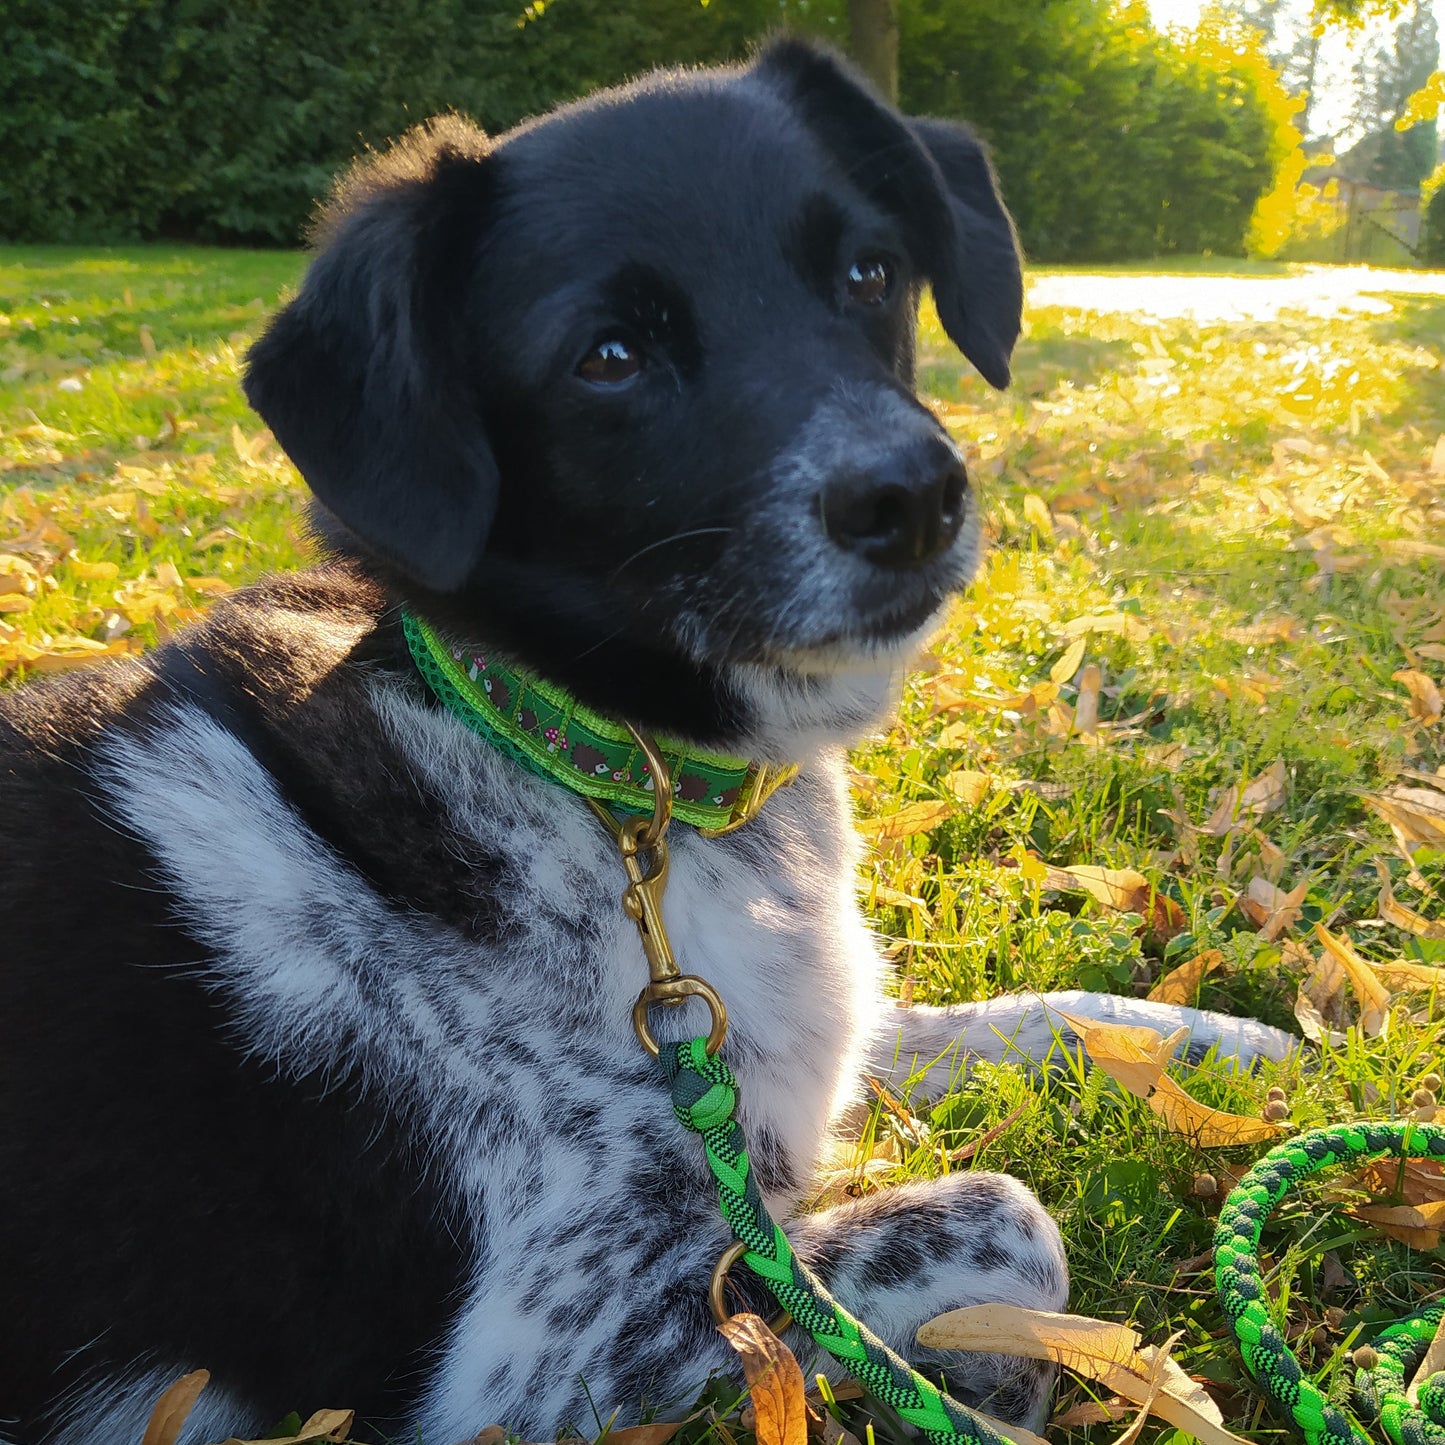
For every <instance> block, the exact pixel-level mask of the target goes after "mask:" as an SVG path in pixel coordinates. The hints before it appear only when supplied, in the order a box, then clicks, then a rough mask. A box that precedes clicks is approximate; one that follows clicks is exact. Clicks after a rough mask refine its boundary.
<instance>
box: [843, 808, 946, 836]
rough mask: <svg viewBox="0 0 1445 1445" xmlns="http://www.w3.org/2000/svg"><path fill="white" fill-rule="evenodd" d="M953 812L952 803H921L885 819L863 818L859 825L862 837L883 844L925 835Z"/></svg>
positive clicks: (902, 809)
mask: <svg viewBox="0 0 1445 1445" xmlns="http://www.w3.org/2000/svg"><path fill="white" fill-rule="evenodd" d="M953 812H954V805H953V804H952V803H948V802H943V801H942V800H940V801H938V802H922V803H909V804H908V806H907V807H906V808H900V809H899V810H898V811H897V812H896V813H894V814H892V815H891V816H889V817H887V818H865V819H863V820H862V821H861V822H860V823H859V825H858V826H859V828H860V829H861V830H862V832H863V833H864V835H865V836H866V837H869V838H875V839H877V840H878V841H880V842H885V841H887V840H889V839H893V838H911V837H912V836H913V835H914V834H915V833H927V832H928V831H929V830H930V829H933V828H936V827H937V826H938V825H939V824H940V823H942V822H943V821H944V820H945V819H946V818H951V817H952V816H953Z"/></svg>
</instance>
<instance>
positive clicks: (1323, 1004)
mask: <svg viewBox="0 0 1445 1445" xmlns="http://www.w3.org/2000/svg"><path fill="white" fill-rule="evenodd" d="M1291 948H1293V949H1296V950H1297V951H1298V952H1299V953H1301V954H1304V956H1305V957H1306V958H1309V955H1308V954H1307V953H1305V950H1304V949H1302V948H1300V947H1299V945H1298V944H1295V943H1286V945H1285V949H1286V956H1288V950H1290V949H1291ZM1294 1016H1295V1018H1297V1019H1298V1020H1299V1025H1300V1027H1301V1028H1302V1029H1303V1030H1304V1032H1305V1037H1306V1038H1307V1039H1310V1040H1311V1041H1312V1042H1314V1043H1317V1044H1320V1045H1325V1044H1328V1045H1329V1046H1330V1047H1331V1048H1339V1047H1340V1046H1341V1045H1342V1044H1343V1043H1344V1042H1345V1035H1344V1030H1345V1029H1347V1028H1349V1027H1350V1026H1351V1024H1352V1022H1353V1020H1352V1019H1351V1018H1350V1016H1349V1013H1348V1011H1347V1010H1346V1007H1345V971H1344V969H1343V968H1341V967H1340V965H1339V963H1338V962H1337V961H1336V959H1335V958H1334V957H1333V956H1332V955H1331V954H1328V953H1325V954H1321V955H1320V957H1319V959H1318V960H1311V967H1310V970H1309V972H1308V973H1307V974H1306V975H1305V977H1304V978H1303V979H1301V980H1300V986H1299V992H1298V993H1297V994H1296V995H1295V1001H1294Z"/></svg>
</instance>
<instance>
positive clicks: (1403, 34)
mask: <svg viewBox="0 0 1445 1445" xmlns="http://www.w3.org/2000/svg"><path fill="white" fill-rule="evenodd" d="M1439 63H1440V38H1439V34H1438V32H1437V30H1436V27H1435V15H1434V12H1433V10H1432V8H1431V6H1430V5H1429V4H1428V3H1427V0H1414V3H1413V4H1412V5H1411V6H1410V7H1409V8H1407V9H1405V10H1403V12H1402V13H1401V14H1400V18H1399V23H1398V24H1397V25H1396V26H1395V27H1394V29H1393V31H1392V32H1391V35H1390V39H1389V42H1388V43H1387V44H1384V45H1377V46H1375V47H1374V48H1373V49H1372V50H1367V51H1366V52H1365V53H1363V54H1362V55H1360V57H1359V58H1358V59H1357V60H1356V62H1355V67H1354V81H1355V105H1354V110H1353V113H1352V115H1351V122H1352V126H1353V128H1354V129H1355V130H1357V131H1360V132H1363V135H1364V139H1363V140H1362V141H1361V142H1360V143H1359V145H1357V146H1356V147H1355V148H1354V150H1353V151H1351V152H1350V153H1349V155H1348V156H1347V157H1346V160H1347V161H1350V160H1353V162H1354V166H1355V169H1356V171H1357V173H1358V174H1359V178H1360V179H1361V180H1367V181H1370V182H1372V183H1374V184H1375V185H1381V186H1390V187H1394V188H1396V189H1400V190H1412V189H1414V188H1415V187H1417V186H1418V185H1419V184H1420V182H1421V181H1422V180H1423V179H1424V178H1425V177H1426V176H1427V175H1429V174H1430V171H1431V169H1432V168H1433V167H1434V164H1435V124H1434V122H1433V121H1427V122H1425V123H1424V124H1420V125H1414V126H1411V127H1410V128H1409V129H1406V130H1403V131H1402V130H1397V129H1396V128H1395V123H1396V121H1399V120H1401V119H1403V118H1404V117H1405V115H1406V112H1407V111H1408V110H1409V108H1410V97H1411V96H1413V95H1414V94H1415V93H1416V92H1417V91H1419V90H1420V89H1422V88H1423V87H1424V86H1425V84H1426V83H1427V82H1428V81H1429V79H1430V76H1431V75H1432V74H1433V73H1434V71H1435V68H1436V66H1438V65H1439Z"/></svg>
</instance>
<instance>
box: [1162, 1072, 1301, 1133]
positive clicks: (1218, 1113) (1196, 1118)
mask: <svg viewBox="0 0 1445 1445" xmlns="http://www.w3.org/2000/svg"><path fill="white" fill-rule="evenodd" d="M1148 1102H1149V1107H1150V1108H1151V1109H1153V1111H1154V1112H1155V1113H1156V1114H1158V1115H1159V1117H1160V1118H1162V1119H1163V1120H1164V1122H1165V1123H1166V1124H1167V1125H1168V1126H1169V1127H1170V1128H1171V1129H1172V1130H1174V1132H1175V1133H1176V1134H1187V1135H1188V1136H1189V1137H1190V1138H1191V1139H1192V1140H1193V1141H1194V1143H1195V1144H1196V1145H1197V1146H1198V1147H1199V1148H1201V1149H1215V1148H1220V1147H1223V1146H1224V1145H1226V1144H1258V1143H1259V1142H1260V1141H1261V1140H1264V1139H1277V1138H1279V1136H1280V1135H1281V1134H1282V1133H1283V1132H1284V1131H1283V1130H1282V1129H1281V1128H1280V1126H1279V1125H1278V1124H1271V1123H1270V1122H1269V1121H1268V1120H1267V1119H1258V1118H1250V1117H1249V1116H1247V1115H1244V1114H1230V1113H1226V1112H1225V1110H1223V1109H1211V1108H1210V1107H1209V1106H1208V1105H1207V1104H1201V1103H1200V1102H1199V1100H1198V1099H1193V1098H1190V1096H1189V1095H1188V1094H1186V1093H1185V1092H1184V1090H1183V1089H1181V1088H1180V1087H1179V1085H1178V1084H1176V1083H1175V1082H1174V1080H1173V1079H1171V1078H1169V1077H1168V1075H1165V1076H1164V1077H1162V1078H1161V1079H1160V1080H1159V1082H1158V1083H1157V1084H1156V1085H1155V1086H1154V1092H1153V1093H1152V1094H1150V1095H1149V1100H1148Z"/></svg>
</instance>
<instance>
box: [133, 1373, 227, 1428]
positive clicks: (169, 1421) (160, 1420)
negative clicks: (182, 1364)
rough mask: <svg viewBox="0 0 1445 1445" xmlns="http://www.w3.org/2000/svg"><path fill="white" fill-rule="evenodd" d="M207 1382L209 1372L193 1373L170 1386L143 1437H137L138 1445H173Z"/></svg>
mask: <svg viewBox="0 0 1445 1445" xmlns="http://www.w3.org/2000/svg"><path fill="white" fill-rule="evenodd" d="M210 1380H211V1372H210V1371H209V1370H193V1371H192V1372H191V1373H190V1374H189V1375H182V1376H181V1378H180V1379H179V1380H177V1381H176V1382H175V1384H173V1385H171V1386H170V1387H169V1388H168V1389H167V1390H166V1391H165V1392H164V1393H163V1394H162V1395H161V1397H160V1399H159V1400H157V1401H156V1404H155V1409H153V1410H152V1411H151V1417H150V1421H149V1422H148V1423H147V1425H146V1428H145V1434H144V1435H142V1436H141V1445H175V1442H176V1438H177V1436H179V1435H180V1433H181V1428H182V1427H183V1426H184V1425H185V1423H186V1420H187V1419H188V1418H189V1416H190V1413H191V1411H192V1410H193V1409H195V1405H196V1401H197V1400H198V1399H200V1396H201V1391H202V1390H204V1389H205V1388H206V1386H207V1385H208V1384H209V1383H210Z"/></svg>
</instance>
